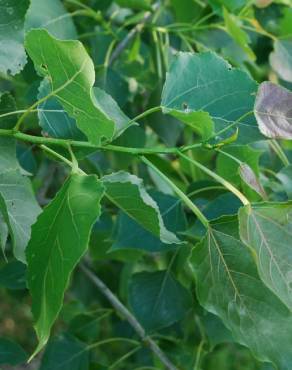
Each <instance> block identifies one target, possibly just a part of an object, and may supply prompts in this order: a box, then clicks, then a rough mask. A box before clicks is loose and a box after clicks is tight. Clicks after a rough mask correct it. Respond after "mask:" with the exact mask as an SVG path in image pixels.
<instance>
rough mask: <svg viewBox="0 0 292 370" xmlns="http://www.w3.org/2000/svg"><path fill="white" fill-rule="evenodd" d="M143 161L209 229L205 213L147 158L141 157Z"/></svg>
mask: <svg viewBox="0 0 292 370" xmlns="http://www.w3.org/2000/svg"><path fill="white" fill-rule="evenodd" d="M141 160H142V161H143V162H144V163H145V164H146V165H147V166H148V167H150V168H152V170H153V171H155V172H156V173H157V174H158V175H159V176H160V177H161V178H162V179H163V180H164V181H165V182H166V183H167V184H168V185H169V186H170V187H171V188H172V189H173V191H174V192H175V193H176V194H177V196H178V197H179V198H180V199H181V200H182V201H183V202H184V203H185V205H186V206H187V207H188V208H189V209H190V210H191V211H192V212H193V213H194V214H195V215H196V217H198V219H199V220H200V221H201V222H202V224H203V225H204V226H205V227H206V228H208V227H209V221H208V220H207V218H206V217H205V216H204V215H203V213H202V212H201V211H200V210H199V208H198V207H197V206H196V205H195V204H194V203H193V202H192V201H191V200H190V198H189V197H188V196H187V195H186V194H185V193H184V192H182V191H181V190H180V189H179V188H178V187H177V186H176V185H175V184H174V183H173V182H172V181H171V180H170V179H169V178H168V177H167V176H165V175H164V173H162V172H161V171H160V170H159V169H158V168H157V167H156V166H154V164H153V163H152V162H151V161H149V160H148V159H147V158H145V157H141Z"/></svg>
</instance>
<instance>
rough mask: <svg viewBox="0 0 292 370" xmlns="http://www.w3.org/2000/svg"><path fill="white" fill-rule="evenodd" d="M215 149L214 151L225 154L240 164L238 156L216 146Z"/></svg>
mask: <svg viewBox="0 0 292 370" xmlns="http://www.w3.org/2000/svg"><path fill="white" fill-rule="evenodd" d="M215 150H216V152H218V153H221V154H223V155H225V156H226V157H228V158H230V159H232V160H233V161H234V162H236V163H237V164H239V165H241V164H242V163H243V162H242V161H241V160H239V159H238V158H236V157H234V156H233V155H232V154H229V153H226V152H224V151H223V150H221V149H219V148H217V149H215Z"/></svg>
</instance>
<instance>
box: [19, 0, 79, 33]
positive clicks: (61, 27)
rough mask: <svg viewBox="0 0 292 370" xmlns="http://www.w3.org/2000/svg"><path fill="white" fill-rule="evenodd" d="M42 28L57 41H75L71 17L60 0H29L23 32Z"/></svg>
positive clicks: (74, 29) (74, 30)
mask: <svg viewBox="0 0 292 370" xmlns="http://www.w3.org/2000/svg"><path fill="white" fill-rule="evenodd" d="M32 28H44V29H46V30H47V31H48V32H50V34H51V35H53V36H55V37H57V38H58V39H64V40H66V39H67V40H68V39H76V38H77V32H76V28H75V26H74V23H73V20H72V16H71V15H70V14H68V13H67V11H66V9H65V7H64V5H63V3H62V2H61V1H60V0H50V1H47V0H30V7H29V9H28V11H27V14H26V17H25V30H26V31H29V30H30V29H32Z"/></svg>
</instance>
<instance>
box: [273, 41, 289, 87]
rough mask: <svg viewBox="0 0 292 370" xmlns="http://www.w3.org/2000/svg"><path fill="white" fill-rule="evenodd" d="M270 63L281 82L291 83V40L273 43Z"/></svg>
mask: <svg viewBox="0 0 292 370" xmlns="http://www.w3.org/2000/svg"><path fill="white" fill-rule="evenodd" d="M270 63H271V66H272V68H273V69H274V71H275V72H276V73H277V74H278V75H279V77H280V78H282V80H285V81H289V82H292V39H282V40H277V41H275V43H274V51H273V52H272V53H271V55H270Z"/></svg>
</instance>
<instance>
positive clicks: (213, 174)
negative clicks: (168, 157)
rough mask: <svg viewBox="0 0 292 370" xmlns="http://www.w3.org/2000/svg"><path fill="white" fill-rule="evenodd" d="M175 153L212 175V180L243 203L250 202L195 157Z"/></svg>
mask: <svg viewBox="0 0 292 370" xmlns="http://www.w3.org/2000/svg"><path fill="white" fill-rule="evenodd" d="M177 154H178V155H179V156H180V157H181V158H184V159H185V160H187V161H189V162H191V163H192V164H193V165H194V166H196V167H198V168H199V169H200V170H202V171H203V172H205V173H206V174H207V175H209V176H210V177H212V178H213V179H214V180H216V181H218V182H219V183H220V184H222V185H223V186H224V187H225V188H226V189H228V190H229V191H231V192H232V193H233V194H234V195H235V196H236V197H237V198H238V199H239V200H240V201H241V202H242V203H243V204H244V205H248V204H250V201H249V200H248V199H247V198H246V196H245V195H243V194H242V193H241V191H239V190H238V189H236V187H235V186H233V185H232V184H231V183H230V182H229V181H227V180H225V179H223V177H221V176H219V175H217V174H216V173H215V172H213V171H211V170H209V168H207V167H205V166H204V165H202V164H201V163H199V162H197V161H196V160H195V159H192V158H189V157H188V156H186V155H185V154H183V153H181V152H179V151H178V152H177Z"/></svg>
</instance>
